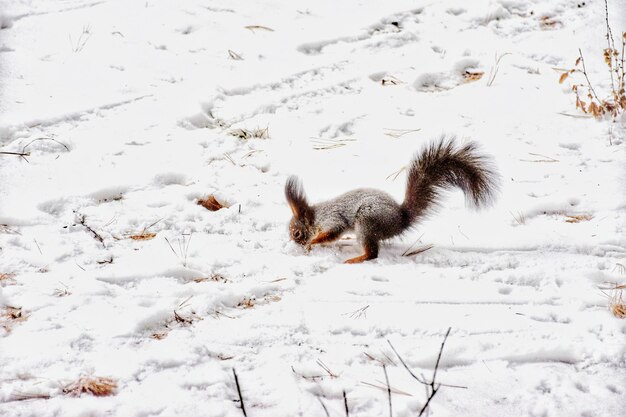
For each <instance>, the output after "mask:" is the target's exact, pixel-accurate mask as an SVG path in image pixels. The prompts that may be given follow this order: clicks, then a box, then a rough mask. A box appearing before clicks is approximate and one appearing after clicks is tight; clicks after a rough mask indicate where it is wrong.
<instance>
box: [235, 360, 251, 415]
mask: <svg viewBox="0 0 626 417" xmlns="http://www.w3.org/2000/svg"><path fill="white" fill-rule="evenodd" d="M233 375H234V376H235V385H237V394H239V403H240V404H241V412H242V413H243V415H244V416H245V417H248V414H246V407H245V405H244V404H243V397H242V396H241V387H239V378H237V372H235V368H233Z"/></svg>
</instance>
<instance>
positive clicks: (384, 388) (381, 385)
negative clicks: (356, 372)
mask: <svg viewBox="0 0 626 417" xmlns="http://www.w3.org/2000/svg"><path fill="white" fill-rule="evenodd" d="M361 384H363V385H366V386H368V387H372V388H376V389H379V390H382V391H387V385H385V383H384V382H382V381H376V383H375V384H374V383H371V382H365V381H361ZM389 390H390V391H391V393H392V394H398V395H404V396H406V397H412V396H413V394H411V393H408V392H406V391H402V390H400V389H398V388H394V387H389Z"/></svg>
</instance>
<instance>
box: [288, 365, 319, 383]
mask: <svg viewBox="0 0 626 417" xmlns="http://www.w3.org/2000/svg"><path fill="white" fill-rule="evenodd" d="M291 372H293V373H294V374H296V375H298V376H299V377H300V378H302V379H306V380H311V381H317V380H318V379H324V378H326V375H303V374H301V373H299V372H298V371H296V368H294V367H293V365H292V366H291Z"/></svg>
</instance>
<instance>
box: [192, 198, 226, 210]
mask: <svg viewBox="0 0 626 417" xmlns="http://www.w3.org/2000/svg"><path fill="white" fill-rule="evenodd" d="M197 204H198V205H199V206H202V207H204V208H205V209H207V210H209V211H218V210H220V209H223V208H224V207H226V206H225V205H224V204H222V203H220V202H219V201H217V199H216V198H215V196H214V195H213V194H211V195H210V196H208V197H207V198H201V199H199V200H198V202H197Z"/></svg>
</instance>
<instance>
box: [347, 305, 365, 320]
mask: <svg viewBox="0 0 626 417" xmlns="http://www.w3.org/2000/svg"><path fill="white" fill-rule="evenodd" d="M368 308H370V306H369V305H366V306H365V307H361V308H359V309H357V310H355V311H352V312H350V313H343V315H344V316H348V317H350V318H351V319H360V318H361V317H365V318H367V309H368Z"/></svg>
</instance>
